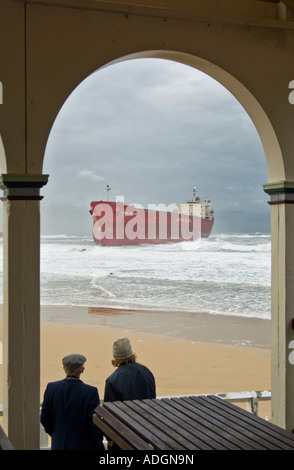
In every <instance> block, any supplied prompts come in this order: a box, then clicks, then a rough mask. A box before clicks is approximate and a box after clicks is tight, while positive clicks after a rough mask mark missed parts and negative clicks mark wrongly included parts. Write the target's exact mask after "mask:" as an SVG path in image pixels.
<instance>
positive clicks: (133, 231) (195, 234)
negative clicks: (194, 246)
mask: <svg viewBox="0 0 294 470" xmlns="http://www.w3.org/2000/svg"><path fill="white" fill-rule="evenodd" d="M90 213H91V214H92V216H93V239H94V242H95V243H96V244H98V245H102V246H124V245H139V244H154V245H158V244H164V243H179V242H183V241H193V240H197V239H199V238H208V237H209V235H210V233H211V231H212V228H213V225H214V220H213V218H200V217H194V216H185V215H179V214H176V213H171V212H161V211H151V210H148V209H136V208H135V207H133V206H126V205H124V204H123V203H115V202H109V201H98V202H92V203H91V210H90Z"/></svg>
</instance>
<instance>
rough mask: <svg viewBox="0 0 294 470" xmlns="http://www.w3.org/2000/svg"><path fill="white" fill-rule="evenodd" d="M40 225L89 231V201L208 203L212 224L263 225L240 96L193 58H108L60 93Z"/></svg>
mask: <svg viewBox="0 0 294 470" xmlns="http://www.w3.org/2000/svg"><path fill="white" fill-rule="evenodd" d="M43 171H44V173H48V174H49V182H48V184H47V186H45V187H44V188H43V189H42V194H43V195H44V199H43V200H42V201H41V226H42V234H43V235H45V234H61V233H65V234H70V235H75V234H77V235H87V234H89V235H90V234H91V233H92V219H91V216H90V214H89V204H90V202H91V201H93V200H100V199H104V198H105V196H106V192H105V187H106V185H107V184H108V185H109V186H110V187H111V189H112V191H111V193H110V197H111V199H113V200H115V198H116V196H124V200H125V202H126V203H127V204H129V203H138V204H141V205H143V206H144V207H147V206H148V204H151V203H153V204H154V203H155V204H159V203H163V204H166V205H168V204H170V203H173V202H185V201H186V200H187V199H189V198H191V196H192V189H193V187H194V186H196V187H197V189H198V195H199V196H200V197H201V198H209V199H211V201H212V203H213V204H214V211H215V227H214V233H229V232H233V233H235V232H238V233H240V232H243V233H254V232H265V233H269V232H270V210H269V206H268V204H267V201H268V196H267V195H266V194H265V193H264V191H263V188H262V185H263V183H266V182H267V167H266V160H265V156H264V151H263V148H262V145H261V142H260V139H259V136H258V134H257V131H256V129H255V127H254V125H253V123H252V121H251V120H250V118H249V117H248V115H247V113H246V112H245V110H244V109H243V108H242V106H241V105H240V104H239V103H238V101H237V100H236V99H235V98H234V97H233V96H232V95H231V94H230V93H229V91H227V90H226V89H225V88H224V87H222V86H221V85H220V84H219V83H218V82H216V81H215V80H213V79H212V78H210V77H208V76H207V75H205V74H203V73H202V72H199V71H197V70H195V69H193V68H191V67H188V66H185V65H182V64H178V63H175V62H171V61H166V60H159V59H138V60H131V61H126V62H122V63H119V64H115V65H111V66H109V67H106V68H104V69H102V70H99V71H97V72H96V73H94V74H93V75H91V76H90V77H88V78H87V79H86V80H85V81H84V82H83V83H81V84H80V85H79V87H78V88H77V89H76V90H75V91H74V92H73V93H72V95H71V96H70V97H69V98H68V100H67V101H66V103H65V104H64V106H63V108H62V109H61V111H60V113H59V115H58V116H57V118H56V121H55V123H54V126H53V128H52V131H51V134H50V137H49V140H48V144H47V148H46V154H45V163H44V169H43Z"/></svg>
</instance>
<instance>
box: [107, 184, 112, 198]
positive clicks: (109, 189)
mask: <svg viewBox="0 0 294 470" xmlns="http://www.w3.org/2000/svg"><path fill="white" fill-rule="evenodd" d="M109 191H111V188H110V187H109V185H107V186H106V201H109Z"/></svg>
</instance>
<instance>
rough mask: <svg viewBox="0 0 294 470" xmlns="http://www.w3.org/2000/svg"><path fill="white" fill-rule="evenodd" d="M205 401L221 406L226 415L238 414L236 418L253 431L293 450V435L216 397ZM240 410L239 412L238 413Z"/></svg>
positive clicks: (208, 397) (210, 397) (209, 396)
mask: <svg viewBox="0 0 294 470" xmlns="http://www.w3.org/2000/svg"><path fill="white" fill-rule="evenodd" d="M207 399H209V400H212V401H213V402H215V403H217V404H221V409H223V411H225V412H226V413H232V414H233V415H234V416H236V412H237V413H238V418H239V419H242V420H243V421H245V422H246V423H247V425H248V426H253V427H254V429H258V430H260V431H261V432H262V433H264V434H265V435H269V436H270V437H271V438H276V439H278V440H279V441H281V442H282V443H283V445H289V446H290V448H293V445H294V434H293V433H290V432H289V431H287V430H285V429H283V428H280V427H279V426H276V425H275V424H273V423H269V422H268V421H266V420H264V419H262V418H260V417H258V416H256V415H253V414H249V415H248V412H247V411H245V410H243V409H241V408H240V409H239V408H238V409H237V410H236V409H235V408H236V407H235V406H234V405H232V404H231V403H229V402H227V401H225V400H223V399H221V398H219V397H216V396H214V395H208V396H207ZM222 402H224V403H222ZM239 410H240V411H239Z"/></svg>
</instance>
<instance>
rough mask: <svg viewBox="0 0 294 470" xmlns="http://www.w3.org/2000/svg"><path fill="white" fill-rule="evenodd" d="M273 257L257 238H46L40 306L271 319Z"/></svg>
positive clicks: (265, 241)
mask: <svg viewBox="0 0 294 470" xmlns="http://www.w3.org/2000/svg"><path fill="white" fill-rule="evenodd" d="M270 254H271V239H270V235H267V234H259V233H258V234H237V235H234V234H219V235H218V234H214V235H211V236H210V237H209V238H208V239H204V240H198V241H193V242H189V241H187V242H181V243H175V244H172V243H171V244H165V245H137V246H122V247H102V246H98V245H95V244H94V242H93V240H92V237H91V236H84V237H81V236H66V235H56V236H42V241H41V304H42V305H43V306H49V305H55V306H80V307H95V308H114V309H126V310H134V309H136V310H142V311H143V310H144V311H146V310H150V311H158V310H160V311H171V312H172V311H173V312H181V311H182V312H206V313H211V314H215V315H226V316H228V315H234V316H242V317H244V316H245V317H254V318H261V319H269V318H270V282H271V281H270V264H271V260H270V258H271V256H270ZM1 256H2V255H1ZM1 266H2V263H1ZM1 269H2V268H1ZM1 275H2V273H1ZM1 295H2V289H1Z"/></svg>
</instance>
